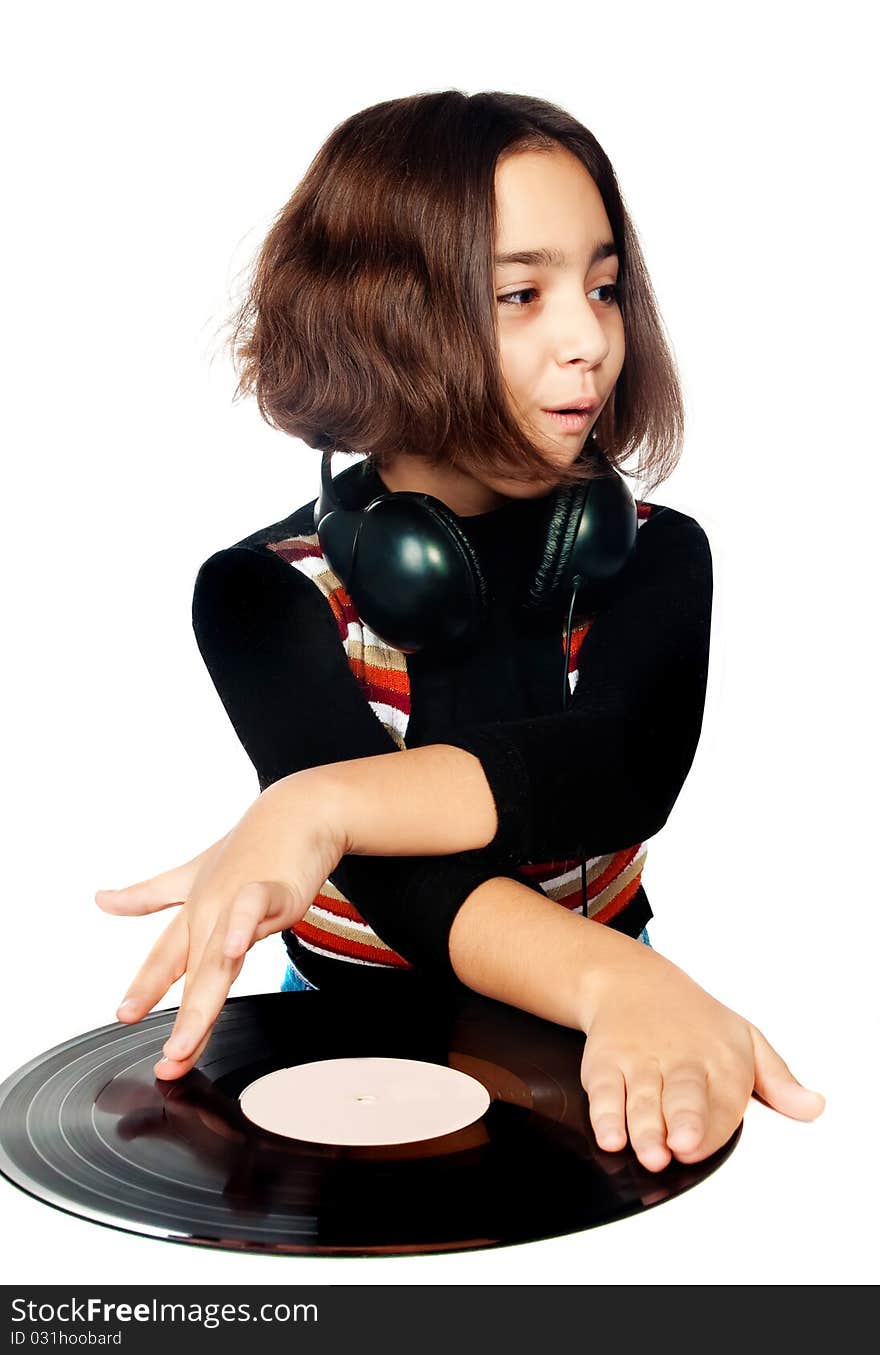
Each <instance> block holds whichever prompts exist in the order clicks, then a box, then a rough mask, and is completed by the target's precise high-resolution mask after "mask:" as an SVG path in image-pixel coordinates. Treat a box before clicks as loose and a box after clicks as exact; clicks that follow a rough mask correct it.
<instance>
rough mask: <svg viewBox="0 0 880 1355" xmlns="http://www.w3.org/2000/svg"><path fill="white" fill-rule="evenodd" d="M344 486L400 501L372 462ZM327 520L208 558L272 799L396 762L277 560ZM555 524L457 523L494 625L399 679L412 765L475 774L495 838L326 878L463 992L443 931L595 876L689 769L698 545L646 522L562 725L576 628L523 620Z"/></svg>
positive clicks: (228, 659) (701, 676)
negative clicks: (470, 913)
mask: <svg viewBox="0 0 880 1355" xmlns="http://www.w3.org/2000/svg"><path fill="white" fill-rule="evenodd" d="M335 483H336V488H337V492H338V494H339V498H340V500H341V501H342V502H343V504H345V505H346V506H347V507H355V506H364V505H366V504H367V503H368V502H369V501H370V500H371V499H372V498H374V497H375V496H376V495H378V494H381V493H387V492H388V491H387V487H386V486H385V485H384V483H383V482H382V480H381V478H380V476H379V475H378V474H377V472H376V471H375V469H374V468H373V467H372V466H371V464H370V463H369V462H368V461H362V462H359V463H357V464H356V465H354V466H352V467H350V468H348V469H347V470H346V471H344V472H343V473H342V474H341V475H338V476H337V477H336V481H335ZM314 503H315V500H314V499H313V500H311V501H310V502H309V503H307V504H304V505H303V506H302V507H301V508H299V509H297V510H296V512H294V513H292V514H291V515H290V516H289V517H287V518H284V519H282V520H281V521H279V522H276V523H272V524H271V525H270V526H268V527H265V528H263V529H261V530H260V531H257V532H254V533H252V534H251V535H250V536H248V537H245V538H244V539H243V540H242V541H239V542H237V543H236V544H235V545H233V546H230V547H228V548H226V549H223V550H220V551H218V552H217V553H216V554H214V555H212V556H211V557H210V558H209V559H208V560H206V561H205V563H204V564H203V565H202V567H201V569H200V570H199V572H198V576H197V579H196V583H195V589H194V594H193V607H192V615H193V627H194V630H195V634H196V639H197V642H198V646H199V649H200V651H201V654H202V657H203V658H204V661H205V663H206V665H207V667H208V670H209V672H210V674H211V678H212V680H213V682H214V685H215V687H216V689H217V692H218V694H219V696H220V699H221V701H222V702H223V705H224V707H225V709H226V711H227V714H228V715H229V718H230V720H231V721H232V724H233V726H234V728H235V731H236V733H237V734H238V737H239V739H240V740H241V742H242V744H243V746H244V748H245V750H246V752H247V754H248V756H249V757H250V759H251V761H252V762H253V764H254V767H255V768H256V771H257V774H258V778H259V785H260V789H261V790H263V789H265V787H266V786H268V785H270V784H272V782H274V781H276V780H278V779H280V778H281V777H284V776H287V775H289V774H290V773H292V772H296V771H299V770H301V769H303V768H306V767H313V766H318V765H323V764H326V763H331V762H343V761H347V760H349V759H352V758H360V757H368V756H371V755H373V754H379V753H387V752H393V751H395V749H396V747H397V745H395V744H394V742H393V741H392V739H391V737H390V735H389V734H388V732H387V730H386V729H385V728H384V726H383V725H382V724H381V722H380V721H379V720H378V718H377V717H376V715H375V714H374V712H373V710H372V709H371V707H370V705H369V704H368V702H367V700H366V697H365V696H364V694H363V692H362V690H361V688H360V686H359V685H358V682H357V680H356V678H355V677H354V675H353V673H352V671H351V669H350V667H349V664H348V660H347V657H346V655H345V651H344V649H343V646H342V644H341V642H340V638H339V632H338V629H337V623H336V620H335V617H334V616H333V613H332V612H331V609H330V607H329V605H328V603H327V601H326V599H325V598H324V596H323V595H322V594H321V592H320V591H319V589H318V588H317V586H316V585H315V584H314V583H312V581H311V580H310V579H308V578H307V577H305V576H304V575H303V574H302V573H300V571H299V570H297V569H295V568H294V567H292V566H291V565H290V564H288V563H287V562H286V561H285V560H284V559H282V558H281V557H280V556H278V555H277V554H275V553H274V552H273V551H271V550H270V549H268V543H269V542H277V541H282V540H285V539H287V538H289V537H291V536H295V535H298V534H302V533H309V534H310V533H311V532H313V530H314V525H313V519H312V510H313V507H314ZM543 508H544V504H543V501H542V500H509V501H508V502H506V503H505V504H504V505H503V506H502V507H501V508H498V509H495V510H493V511H491V512H488V513H481V514H478V515H476V516H471V517H460V518H458V522H459V525H460V527H461V528H462V530H463V531H464V532H465V533H466V535H467V536H468V538H469V540H470V541H471V543H472V544H473V546H474V548H475V549H476V551H477V554H478V556H479V558H480V561H481V564H482V566H483V571H484V574H485V576H486V578H487V582H488V585H489V593H490V598H491V608H490V621H489V624H488V626H487V629H486V631H485V632H484V635H483V637H482V639H481V641H480V643H479V644H478V646H477V647H476V648H475V649H473V650H472V651H471V652H470V653H469V654H467V655H465V656H461V655H459V656H458V657H457V658H452V659H447V658H444V657H443V656H441V655H438V654H436V653H434V654H431V653H430V652H429V651H427V650H426V651H424V652H422V653H420V654H416V655H408V656H407V659H406V665H407V671H408V676H409V682H410V699H411V713H410V717H409V724H408V727H407V734H406V744H407V747H410V748H413V747H418V746H422V745H425V744H429V743H448V744H454V745H456V746H458V747H461V748H465V749H467V750H468V751H470V752H472V753H473V754H474V755H475V756H476V757H478V758H479V760H480V762H481V764H482V767H483V770H484V773H485V775H486V778H487V781H488V784H489V786H490V788H491V790H492V793H493V796H494V798H495V803H496V808H497V814H498V832H497V834H496V836H495V838H494V839H493V841H492V842H491V843H490V844H488V846H486V847H484V848H480V849H478V850H475V851H470V852H456V853H451V854H449V855H447V856H423V857H367V856H346V857H345V858H343V860H342V861H341V862H340V864H339V867H338V868H337V870H336V871H334V873H333V876H332V877H331V878H332V879H333V882H334V883H335V884H336V885H337V887H338V888H339V889H340V890H342V892H343V893H344V895H345V896H346V897H347V898H349V899H350V900H351V901H352V903H354V904H355V906H356V907H357V909H358V911H359V912H360V913H361V915H362V916H363V917H364V918H365V919H366V920H367V922H368V923H369V924H370V926H371V927H372V928H373V930H374V931H375V932H376V933H377V934H378V935H379V936H380V937H381V938H382V940H383V941H385V943H386V944H387V945H389V946H391V947H392V948H393V949H394V950H396V951H397V952H398V953H399V954H401V955H403V956H404V958H405V959H407V960H408V961H409V962H410V963H411V964H412V965H414V966H415V972H416V974H417V975H418V974H424V975H434V976H435V977H438V978H440V979H441V980H443V981H446V980H450V981H452V982H455V979H454V973H453V971H452V968H451V963H450V960H449V952H448V937H449V931H450V929H451V926H452V922H453V920H454V917H455V914H456V912H457V910H458V908H459V907H460V906H461V904H462V903H463V902H464V900H465V899H466V898H467V897H468V895H469V894H470V893H472V891H473V890H474V889H476V888H477V886H478V885H479V884H482V883H483V882H484V881H485V880H488V879H491V878H493V877H495V876H499V875H500V876H509V877H510V878H512V879H516V880H519V881H520V882H522V883H524V884H527V885H529V887H531V888H534V889H536V890H538V891H539V892H540V886H539V885H538V884H536V883H535V882H533V881H531V880H529V879H528V878H527V877H526V876H525V875H523V874H522V873H521V872H520V871H519V869H518V866H517V863H518V862H522V861H525V860H534V861H538V860H541V861H545V860H551V859H561V858H565V857H573V856H585V857H587V856H600V855H605V854H606V853H611V852H616V851H620V850H622V849H624V848H627V847H630V846H632V845H633V844H635V843H638V842H643V841H645V840H646V839H647V838H650V837H652V836H653V835H654V834H655V833H657V832H658V831H659V829H660V828H662V826H663V824H664V823H665V822H666V820H667V818H668V816H669V813H670V811H671V809H672V806H673V804H674V803H675V800H676V799H677V797H678V794H679V792H680V790H681V787H682V785H683V783H684V780H685V778H686V776H687V774H688V771H689V770H690V767H691V764H692V762H693V758H694V755H695V752H696V748H697V744H698V740H699V735H700V730H701V727H702V718H703V708H704V701H705V690H706V679H707V672H708V661H709V636H710V624H711V610H712V558H711V553H710V549H709V543H708V540H707V538H706V535H705V532H704V531H703V529H702V527H700V525H699V523H697V522H696V521H695V520H694V519H693V518H691V517H688V516H687V515H685V514H683V513H680V512H678V511H677V510H675V509H672V508H668V507H664V506H662V505H659V504H654V505H653V511H652V513H651V516H650V517H649V518H648V520H647V521H646V522H644V523H643V524H642V525H641V527H640V529H639V532H638V536H637V542H636V548H635V551H634V553H633V556H632V557H631V559H630V561H629V562H628V563H627V565H626V566H625V568H624V571H623V573H622V574H621V575H620V576H619V578H618V580H617V581H616V582H615V587H614V592H613V596H612V598H611V600H610V601H608V602H607V604H606V605H604V606H603V607H602V608H601V609H600V611H599V613H598V615H597V616H596V617H595V619H594V620H593V622H592V625H591V627H590V629H589V631H588V632H587V635H586V637H585V639H584V641H583V644H582V647H581V650H580V655H579V664H578V672H579V677H578V683H577V686H576V688H575V691H574V694H573V696H572V697H571V698H570V701H569V705H568V709H567V710H566V711H562V709H561V702H562V697H561V687H562V680H561V678H562V653H563V651H562V645H561V637H562V627H563V620H564V618H563V617H562V616H560V615H559V614H558V613H556V614H551V615H549V616H548V615H547V614H546V613H544V614H538V613H529V612H526V611H524V610H523V609H522V608H521V606H520V605H519V603H520V600H521V599H522V597H523V595H524V589H525V587H526V584H527V582H528V580H529V578H530V577H531V575H532V573H533V571H534V567H535V564H536V561H537V558H538V556H537V552H538V546H539V530H540V524H541V521H542V516H543ZM651 916H652V912H651V908H650V905H649V904H648V900H647V897H646V895H645V892H644V889H643V888H642V887H641V886H640V887H639V890H638V892H637V893H636V894H635V895H634V897H633V898H632V899H631V900H630V902H629V903H628V904H627V905H626V907H625V908H624V909H623V910H622V911H621V912H620V913H619V914H618V915H617V916H616V917H615V918H613V919H612V921H611V922H610V923H609V925H611V926H614V927H616V928H619V929H620V930H623V931H626V932H628V933H629V934H630V935H637V934H638V932H639V931H640V930H641V928H642V927H643V926H644V925H645V923H646V922H647V921H648V919H649V918H650V917H651ZM284 939H285V944H286V945H287V949H288V952H289V954H290V956H291V958H292V959H293V960H294V962H295V963H296V965H297V968H298V969H300V971H301V972H302V973H303V974H304V975H305V976H306V978H308V979H310V980H311V981H312V982H314V983H315V984H317V985H318V986H319V987H321V988H322V989H327V988H331V987H337V988H338V987H339V985H340V984H341V985H346V984H349V983H350V982H359V983H360V982H363V981H364V968H363V966H360V965H352V964H350V963H347V962H345V961H336V960H331V959H328V958H327V957H323V956H317V955H315V954H314V953H313V952H311V951H309V950H308V949H306V948H304V947H302V946H300V945H299V943H298V942H297V940H296V938H295V936H294V935H293V934H292V933H290V932H285V934H284ZM343 971H344V972H343ZM352 971H357V974H356V975H355V974H353V973H352ZM368 973H369V975H370V977H371V978H372V976H373V975H375V973H376V971H375V970H374V969H371V970H369V971H368ZM412 973H413V971H406V970H404V971H399V970H398V971H394V972H393V973H391V974H390V975H389V976H388V978H387V979H386V976H385V975H383V981H392V982H394V981H398V982H399V981H400V980H401V979H402V978H404V977H405V976H408V975H410V974H412Z"/></svg>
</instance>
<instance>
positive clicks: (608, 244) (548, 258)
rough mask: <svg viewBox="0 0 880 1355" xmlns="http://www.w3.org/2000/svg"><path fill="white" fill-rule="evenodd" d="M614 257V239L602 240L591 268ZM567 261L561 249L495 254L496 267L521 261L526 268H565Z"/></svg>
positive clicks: (593, 254) (615, 247) (593, 255)
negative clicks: (601, 260) (603, 260)
mask: <svg viewBox="0 0 880 1355" xmlns="http://www.w3.org/2000/svg"><path fill="white" fill-rule="evenodd" d="M612 257H613V258H616V257H617V246H616V245H615V243H614V241H613V240H602V241H601V242H600V243H599V244H598V245H596V247H595V249H594V250H593V253H592V255H591V257H590V268H592V267H593V265H594V264H596V263H598V262H599V260H600V259H610V258H612ZM566 262H567V259H566V256H565V254H563V252H562V250H559V249H515V250H513V251H512V252H511V253H510V254H496V255H495V267H496V268H505V267H506V266H507V264H511V263H521V264H524V265H525V267H526V268H564V267H565V264H566Z"/></svg>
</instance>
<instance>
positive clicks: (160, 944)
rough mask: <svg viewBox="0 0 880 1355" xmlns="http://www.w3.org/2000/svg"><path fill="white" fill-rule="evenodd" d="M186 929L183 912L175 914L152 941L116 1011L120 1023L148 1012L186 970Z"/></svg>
mask: <svg viewBox="0 0 880 1355" xmlns="http://www.w3.org/2000/svg"><path fill="white" fill-rule="evenodd" d="M188 952H189V928H188V926H187V921H186V916H185V914H184V913H178V914H177V916H176V917H175V918H173V919H172V921H171V922H170V923H169V924H168V926H167V927H166V928H165V930H164V931H163V932H162V933H161V935H160V936H159V937H158V939H157V940H156V941H155V942H154V944H153V946H152V948H151V950H150V953H149V955H148V956H147V958H146V960H145V961H144V963H143V964H142V965H141V967H140V969H139V970H138V972H137V973H136V974H135V976H134V979H133V980H132V982H131V983H130V984H129V985H128V991H127V993H126V995H125V997H124V998H123V1000H122V1002H121V1003H120V1004H119V1007H118V1008H117V1011H116V1016H117V1018H118V1020H120V1021H122V1022H128V1021H140V1019H141V1017H142V1016H145V1015H146V1014H147V1012H149V1011H152V1009H153V1007H155V1005H156V1003H157V1002H158V1001H159V999H160V998H162V997H164V995H165V994H166V993H167V992H168V989H169V988H170V987H171V985H172V984H173V983H176V982H177V980H178V979H179V978H180V976H181V974H182V973H183V972H184V970H185V969H186V962H187V955H188Z"/></svg>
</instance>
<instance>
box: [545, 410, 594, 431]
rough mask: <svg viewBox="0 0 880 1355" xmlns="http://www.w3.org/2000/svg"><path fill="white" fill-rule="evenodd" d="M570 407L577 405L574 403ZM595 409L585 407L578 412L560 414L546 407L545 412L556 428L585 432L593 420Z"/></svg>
mask: <svg viewBox="0 0 880 1355" xmlns="http://www.w3.org/2000/svg"><path fill="white" fill-rule="evenodd" d="M569 408H572V409H573V408H576V406H573V405H572V406H569ZM595 408H597V406H596V405H594V406H593V409H595ZM593 409H588V408H586V407H584V408H583V409H578V411H577V413H576V414H560V413H558V411H557V410H555V409H545V410H544V413H545V414H546V415H547V418H548V419H552V420H553V426H554V428H556V429H558V430H559V432H560V433H583V431H584V429H585V428H586V427H587V426H588V425H589V423H590V421H591V420H592V417H593Z"/></svg>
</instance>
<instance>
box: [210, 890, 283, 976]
mask: <svg viewBox="0 0 880 1355" xmlns="http://www.w3.org/2000/svg"><path fill="white" fill-rule="evenodd" d="M293 902H294V898H293V894H292V892H291V890H290V889H289V888H288V887H287V886H286V885H284V884H282V883H281V882H280V881H264V882H254V883H253V884H247V885H244V886H243V887H242V888H241V889H240V890H239V891H238V893H237V894H236V896H235V899H234V900H233V903H232V907H231V909H230V911H229V915H228V919H227V922H226V929H225V935H224V938H223V953H224V955H226V956H227V957H233V958H234V957H236V956H239V955H244V954H245V952H246V951H248V950H249V949H250V947H251V946H252V945H253V943H254V941H255V940H258V939H259V938H258V937H257V935H256V933H257V929H258V927H259V926H260V923H263V922H269V921H270V920H273V919H274V920H275V922H276V926H275V928H274V929H275V930H276V931H277V930H279V929H280V928H281V927H283V926H284V925H285V922H284V919H285V917H287V916H290V909H291V907H292V905H293ZM264 934H265V933H264Z"/></svg>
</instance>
